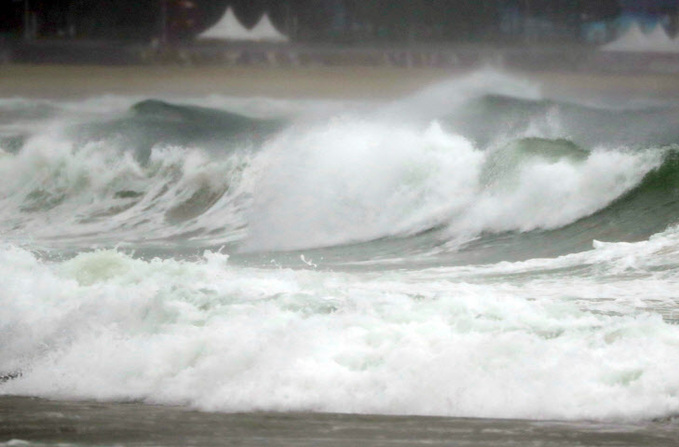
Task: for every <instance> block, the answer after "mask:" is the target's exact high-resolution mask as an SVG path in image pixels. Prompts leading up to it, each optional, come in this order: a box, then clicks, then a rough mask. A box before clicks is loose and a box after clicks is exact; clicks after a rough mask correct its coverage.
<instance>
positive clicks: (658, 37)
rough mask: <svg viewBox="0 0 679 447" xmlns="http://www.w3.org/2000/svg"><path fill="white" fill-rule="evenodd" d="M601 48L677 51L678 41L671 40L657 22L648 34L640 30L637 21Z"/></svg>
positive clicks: (634, 50) (648, 51) (628, 50)
mask: <svg viewBox="0 0 679 447" xmlns="http://www.w3.org/2000/svg"><path fill="white" fill-rule="evenodd" d="M601 49H602V50H603V51H620V52H630V53H679V42H677V41H673V40H672V39H671V38H670V37H669V36H668V35H667V32H666V31H665V28H664V27H663V26H662V25H661V24H659V23H658V24H657V25H656V26H655V28H653V30H651V32H649V33H648V34H646V33H644V32H643V31H642V30H641V27H640V26H639V24H638V23H633V24H632V25H631V26H630V27H629V28H628V29H627V31H626V32H625V33H624V34H623V35H622V36H620V37H618V38H617V39H616V40H614V41H613V42H610V43H608V44H606V45H604V46H603V47H601Z"/></svg>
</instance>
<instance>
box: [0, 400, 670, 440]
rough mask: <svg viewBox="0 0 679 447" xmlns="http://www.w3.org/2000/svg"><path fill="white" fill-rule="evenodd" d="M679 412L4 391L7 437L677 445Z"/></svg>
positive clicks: (2, 427) (1, 411)
mask: <svg viewBox="0 0 679 447" xmlns="http://www.w3.org/2000/svg"><path fill="white" fill-rule="evenodd" d="M677 436H679V420H676V419H675V420H663V421H655V422H651V421H649V422H635V423H622V422H620V423H615V422H608V423H599V422H550V421H522V420H501V419H500V420H498V419H470V418H442V417H416V416H383V415H345V414H314V413H235V414H225V413H203V412H198V411H192V410H189V409H186V408H180V407H165V406H154V405H144V404H140V403H98V402H75V401H50V400H44V399H35V398H28V397H0V445H7V446H9V445H33V444H32V443H39V444H40V445H57V444H58V445H113V444H118V445H126V446H143V445H162V446H185V445H201V446H210V445H239V446H258V445H271V446H303V445H309V446H359V445H360V446H366V447H368V446H392V445H454V446H474V447H483V446H493V447H498V446H517V447H518V446H521V447H525V446H529V445H536V446H551V447H561V446H563V447H566V446H630V447H631V446H635V447H637V446H644V447H674V446H676V440H677Z"/></svg>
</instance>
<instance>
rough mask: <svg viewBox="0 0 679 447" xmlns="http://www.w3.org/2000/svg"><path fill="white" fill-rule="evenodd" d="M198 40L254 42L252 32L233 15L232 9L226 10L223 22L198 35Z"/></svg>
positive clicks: (220, 21)
mask: <svg viewBox="0 0 679 447" xmlns="http://www.w3.org/2000/svg"><path fill="white" fill-rule="evenodd" d="M198 39H206V40H207V39H211V40H253V38H252V31H249V30H248V29H247V28H245V27H244V26H243V25H241V23H240V21H238V18H237V17H236V14H234V13H233V10H232V9H231V7H229V8H228V9H227V10H226V13H225V14H224V15H223V16H222V18H221V20H219V22H217V23H216V24H215V25H214V26H213V27H211V28H210V29H207V30H205V31H203V32H202V33H200V34H199V35H198Z"/></svg>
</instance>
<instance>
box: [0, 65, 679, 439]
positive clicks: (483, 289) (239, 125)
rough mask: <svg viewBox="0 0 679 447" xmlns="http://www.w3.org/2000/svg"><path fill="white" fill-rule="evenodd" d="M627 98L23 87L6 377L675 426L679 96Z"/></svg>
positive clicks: (97, 395)
mask: <svg viewBox="0 0 679 447" xmlns="http://www.w3.org/2000/svg"><path fill="white" fill-rule="evenodd" d="M619 99H620V98H617V100H616V101H612V100H611V101H605V100H596V101H595V100H593V99H591V98H588V99H587V100H584V99H582V98H578V97H576V96H572V97H565V96H563V95H561V96H560V97H550V96H549V95H548V94H545V93H544V92H543V91H542V89H541V87H540V85H538V84H536V83H535V82H532V81H530V80H526V79H521V78H516V77H512V76H508V75H503V74H498V73H493V72H488V71H485V72H481V73H475V74H471V75H469V76H467V77H465V78H460V79H456V80H452V81H450V82H447V83H444V84H441V85H437V86H434V87H432V88H430V89H428V90H425V91H423V92H420V93H418V94H415V95H412V96H409V97H405V98H402V99H400V100H397V101H392V102H369V101H364V102H362V101H313V100H271V99H266V98H251V99H247V98H246V99H236V98H228V97H221V96H217V95H215V96H209V97H203V98H185V97H184V98H180V97H176V98H147V97H141V96H140V97H120V96H100V97H93V98H89V99H86V100H70V101H69V100H61V101H55V100H51V101H47V100H36V99H22V98H9V99H0V177H1V178H2V181H1V182H0V340H1V343H0V395H4V396H31V397H40V398H47V399H52V400H56V401H72V400H76V401H100V402H108V403H121V402H137V403H145V404H154V405H155V404H160V405H171V406H175V405H179V406H182V407H186V408H189V409H194V410H201V411H204V412H226V413H236V412H238V413H248V414H258V413H259V412H266V413H265V414H270V413H271V412H282V413H290V414H306V415H309V414H319V413H341V414H354V415H361V414H366V415H367V414H370V415H399V416H444V417H455V418H489V419H490V418H496V419H505V420H506V419H509V420H519V419H520V420H530V421H545V420H549V421H570V422H573V421H585V420H586V421H597V422H601V423H627V424H640V423H645V422H648V421H652V420H665V421H667V420H673V418H674V417H676V416H677V415H678V414H679V374H678V371H679V226H677V225H678V224H679V220H678V219H677V218H678V217H679V146H678V144H679V127H678V126H677V124H678V123H679V105H677V104H674V103H671V102H663V101H660V100H653V101H650V100H649V101H642V102H639V101H635V102H631V101H627V102H626V101H621V100H619ZM4 402H10V403H11V402H14V401H12V400H4ZM100 441H101V440H100ZM100 441H97V442H100ZM12 442H15V441H12ZM16 442H19V443H20V442H21V441H16ZM16 442H15V444H16ZM8 445H9V444H8ZM12 445H14V444H12ZM17 445H18V444H17ZM484 445H485V444H484ZM488 445H495V444H488ZM498 445H499V444H498ZM549 445H551V444H549ZM559 445H561V444H559ZM564 445H566V444H564ZM615 445H618V444H615Z"/></svg>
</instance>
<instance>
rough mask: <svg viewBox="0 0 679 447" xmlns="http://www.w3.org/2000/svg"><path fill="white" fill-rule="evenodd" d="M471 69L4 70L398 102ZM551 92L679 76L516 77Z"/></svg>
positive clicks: (156, 91)
mask: <svg viewBox="0 0 679 447" xmlns="http://www.w3.org/2000/svg"><path fill="white" fill-rule="evenodd" d="M468 72H469V70H466V71H465V70H451V69H438V68H410V69H405V68H389V67H303V68H285V67H279V68H267V67H225V66H222V67H215V66H212V67H179V66H124V67H101V66H74V65H6V66H2V67H0V97H3V98H11V97H27V98H54V99H57V98H85V97H90V96H100V95H106V94H111V95H145V96H151V95H164V96H167V95H170V96H201V95H215V94H216V95H225V96H235V97H252V96H259V97H271V98H295V99H300V98H327V99H367V100H380V99H383V100H388V99H397V98H400V97H402V96H404V95H408V94H412V93H414V92H417V91H418V90H421V89H423V88H426V87H428V86H431V85H434V84H436V83H439V82H442V81H445V80H448V79H451V78H455V77H459V76H461V75H464V74H466V73H468ZM513 74H516V75H518V76H521V77H525V78H527V79H531V80H535V81H538V82H540V83H541V84H542V85H543V86H544V87H545V89H546V90H547V91H554V92H556V93H557V94H569V93H570V92H571V91H574V90H577V91H578V92H581V93H584V94H593V95H616V96H617V95H626V96H630V95H631V96H636V95H638V96H643V97H659V98H679V76H677V75H673V74H635V75H622V74H621V75H614V74H601V73H599V74H596V73H578V72H570V73H569V72H554V71H544V72H542V71H532V72H516V71H515V72H513Z"/></svg>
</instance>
